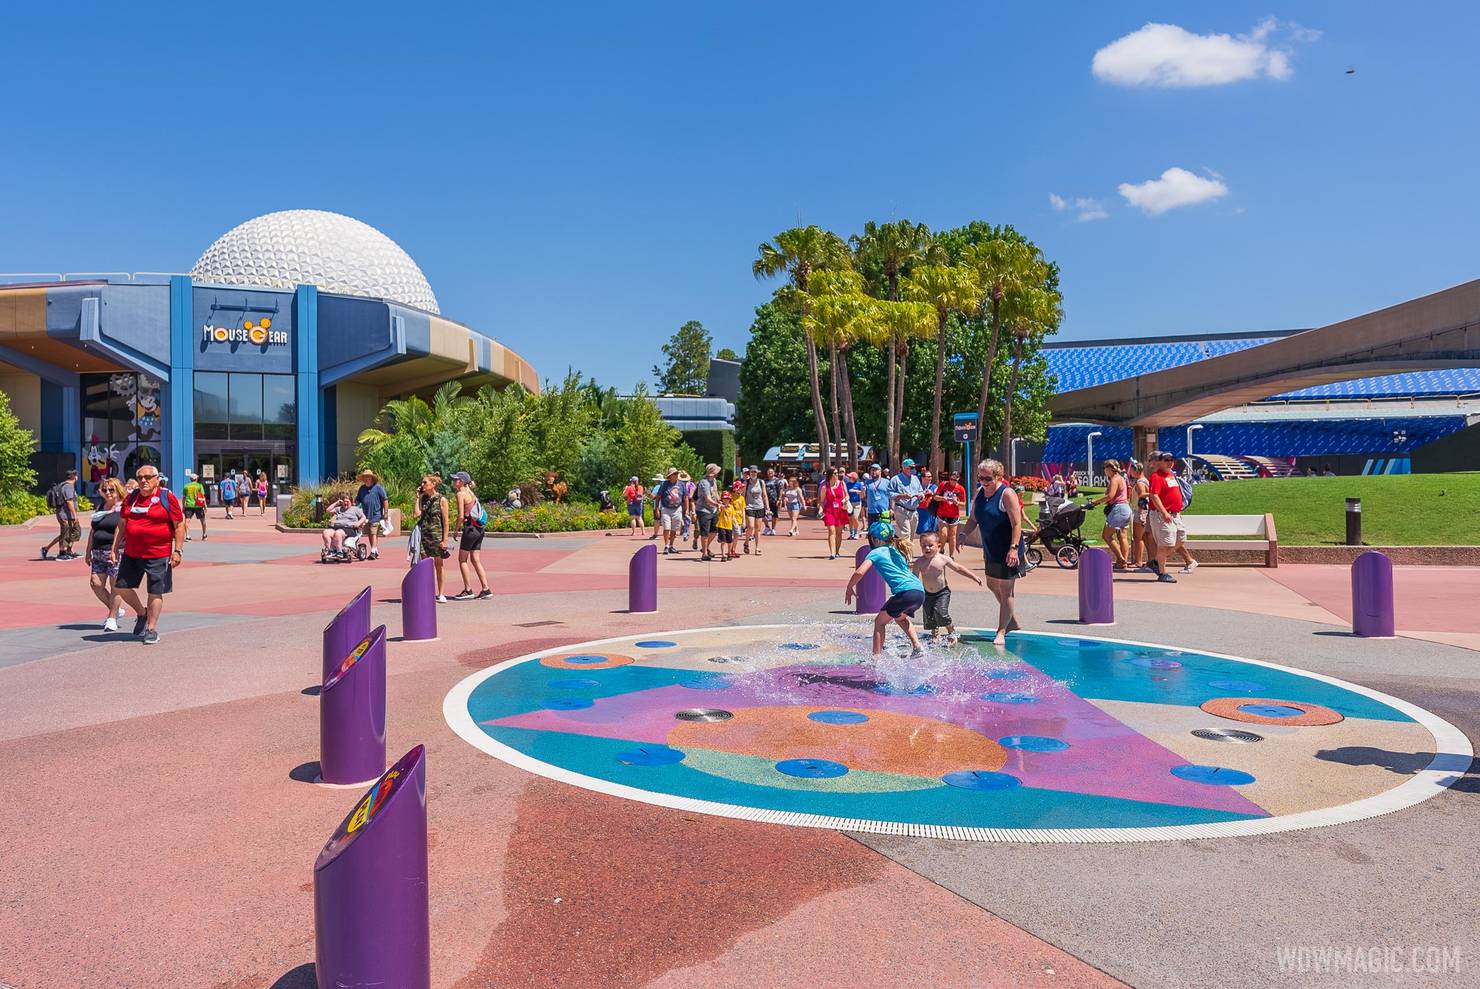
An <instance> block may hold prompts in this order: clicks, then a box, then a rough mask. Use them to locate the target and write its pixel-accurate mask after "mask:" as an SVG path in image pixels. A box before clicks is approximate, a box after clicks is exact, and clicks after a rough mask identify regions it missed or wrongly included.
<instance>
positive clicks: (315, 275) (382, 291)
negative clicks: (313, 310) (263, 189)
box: [190, 209, 441, 314]
mask: <svg viewBox="0 0 1480 989" xmlns="http://www.w3.org/2000/svg"><path fill="white" fill-rule="evenodd" d="M190 274H191V277H193V278H195V279H197V280H199V281H203V282H210V283H213V284H219V285H249V286H255V287H258V288H280V289H282V288H286V289H291V288H293V287H294V286H295V285H316V286H318V287H319V288H320V289H323V290H324V291H325V292H338V293H340V294H343V295H360V296H367V297H371V298H377V299H390V300H392V301H394V302H401V303H404V304H406V305H408V306H413V307H415V308H417V309H421V310H424V311H426V312H432V313H438V314H440V313H441V310H440V309H439V308H437V297H436V296H435V295H433V294H432V286H431V285H429V284H428V283H427V279H426V276H425V275H423V274H422V273H421V269H420V268H418V267H417V266H416V262H415V261H413V260H411V256H410V255H409V254H407V253H406V252H405V251H403V250H401V248H400V246H399V245H398V244H396V242H395V241H393V240H391V239H390V238H389V237H387V236H386V235H385V234H383V233H381V232H380V231H379V230H376V229H375V228H374V227H372V226H370V225H369V224H368V223H362V222H360V221H359V220H356V219H354V218H353V217H349V216H344V215H343V214H340V213H330V212H327V211H325V210H317V209H289V210H282V211H280V212H277V213H265V214H263V215H262V216H259V217H256V218H255V219H251V220H248V221H247V222H246V223H243V224H240V225H239V226H235V227H232V228H231V229H230V230H228V231H226V233H224V234H222V235H221V236H220V237H218V238H217V239H216V242H215V243H213V244H212V245H211V246H210V247H208V248H206V250H205V253H204V254H202V255H201V256H200V259H199V260H197V261H196V262H195V267H193V268H192V269H191V270H190Z"/></svg>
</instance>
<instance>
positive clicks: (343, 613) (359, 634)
mask: <svg viewBox="0 0 1480 989" xmlns="http://www.w3.org/2000/svg"><path fill="white" fill-rule="evenodd" d="M369 634H370V588H368V587H367V588H365V589H364V590H363V591H361V592H360V593H358V594H356V595H355V596H354V599H353V600H351V601H350V603H349V604H347V605H345V606H344V607H343V608H341V609H340V610H339V614H337V615H335V616H334V620H333V621H331V622H330V623H329V624H327V625H325V626H324V675H323V676H321V677H320V678H319V683H320V684H323V683H324V681H326V680H328V679H329V675H330V674H332V673H333V672H334V671H335V670H337V669H339V664H340V663H342V662H344V657H346V656H348V655H349V651H350V650H351V649H353V648H354V647H355V644H356V643H357V642H359V641H360V640H361V639H363V638H364V637H365V636H367V635H369Z"/></svg>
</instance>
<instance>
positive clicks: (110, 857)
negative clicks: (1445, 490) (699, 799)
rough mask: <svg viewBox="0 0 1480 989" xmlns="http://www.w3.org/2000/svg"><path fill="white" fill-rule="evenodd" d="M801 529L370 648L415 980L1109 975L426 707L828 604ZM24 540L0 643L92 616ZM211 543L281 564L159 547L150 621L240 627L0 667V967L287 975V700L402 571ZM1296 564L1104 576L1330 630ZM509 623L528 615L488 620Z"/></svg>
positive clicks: (385, 563) (583, 583)
mask: <svg viewBox="0 0 1480 989" xmlns="http://www.w3.org/2000/svg"><path fill="white" fill-rule="evenodd" d="M806 530H807V535H808V537H809V538H799V539H796V540H787V539H774V540H770V541H768V543H767V552H766V555H765V557H764V558H763V560H756V559H755V558H753V557H748V558H742V559H741V560H740V561H737V562H735V563H730V564H726V565H723V566H720V565H705V564H701V563H698V562H696V561H694V560H693V559H692V558H690V557H684V558H679V559H667V560H663V561H661V562H662V566H661V574H662V577H661V586H662V606H663V609H664V610H663V612H662V613H661V614H659V615H658V616H629V615H626V614H624V613H623V609H624V608H625V591H624V588H625V577H624V574H625V567H626V560H627V558H628V556H629V555H630V553H631V552H632V549H633V548H634V546H635V545H636V542H635V541H633V540H629V539H627V538H625V537H623V536H601V535H595V534H582V535H580V536H572V537H560V538H552V539H547V540H543V541H541V542H540V543H539V544H538V545H537V546H535V547H531V546H529V545H528V544H521V546H520V547H519V548H514V547H513V546H512V545H510V546H505V545H503V544H501V542H500V541H497V540H490V541H489V545H488V552H487V554H486V558H487V563H488V569H489V572H490V577H491V579H492V581H493V583H494V589H495V591H496V593H497V595H498V596H497V597H496V599H495V600H494V601H493V602H490V603H483V604H453V605H448V606H446V607H444V608H442V609H440V610H439V620H440V623H441V625H440V632H441V640H440V641H438V642H436V643H432V644H424V645H412V644H401V643H393V644H392V648H391V651H390V666H391V675H390V677H389V685H388V708H389V711H390V724H389V735H390V748H391V749H392V750H393V754H399V753H400V752H402V751H404V750H405V749H407V748H409V747H410V746H411V745H412V744H415V743H417V742H424V743H425V744H426V745H427V748H428V767H429V774H428V778H429V801H430V844H431V877H432V878H431V897H432V902H431V906H432V931H433V974H434V980H433V983H434V985H436V986H438V987H473V986H520V987H542V986H550V987H555V986H560V987H565V989H570V987H577V989H579V987H586V986H591V987H607V986H654V987H673V989H677V987H680V986H684V987H690V986H696V985H697V986H733V985H756V986H770V985H816V986H835V985H847V986H851V987H865V986H885V985H887V986H895V985H927V984H928V985H938V986H968V985H969V986H1036V985H1055V986H1077V985H1111V984H1116V983H1114V980H1112V979H1110V978H1109V977H1108V976H1106V975H1105V974H1104V973H1102V972H1100V971H1098V970H1096V969H1094V968H1092V967H1090V966H1089V965H1086V964H1085V963H1083V962H1081V961H1078V960H1077V959H1075V958H1073V957H1072V956H1070V955H1067V954H1065V953H1064V952H1063V951H1061V950H1059V949H1058V948H1056V947H1054V946H1052V945H1050V944H1048V943H1045V942H1044V941H1042V940H1039V939H1038V938H1037V937H1035V936H1034V935H1033V934H1032V933H1030V932H1028V931H1025V930H1022V929H1020V928H1018V927H1015V926H1013V925H1011V924H1009V923H1007V922H1006V921H1004V920H1002V919H1000V918H998V917H996V916H994V915H992V914H991V913H988V912H985V911H983V910H981V909H980V908H978V907H976V906H974V905H972V904H970V903H968V902H967V901H965V900H962V899H959V898H958V897H956V896H955V895H954V894H951V893H949V892H947V891H945V890H944V889H942V888H941V887H939V886H936V885H934V884H933V883H931V882H929V881H928V880H926V879H924V878H922V877H920V876H918V875H916V874H915V873H913V872H911V871H909V870H907V869H905V868H903V867H901V866H899V865H897V864H895V863H893V862H891V861H890V860H888V859H886V858H884V857H882V856H880V855H878V854H877V853H875V852H873V851H871V850H870V849H868V848H866V847H864V846H863V845H861V844H859V843H857V842H855V841H853V840H852V839H850V838H848V837H846V836H844V835H841V834H838V833H833V832H828V831H814V830H806V829H782V828H777V827H771V826H765V825H758V824H751V823H746V822H741V821H734V820H729V819H723V818H713V817H704V816H699V815H689V814H684V813H682V812H677V811H670V810H665V809H661V808H657V807H653V806H648V805H644V804H638V803H632V802H628V801H623V800H619V799H615V798H612V797H607V796H603V795H599V794H595V793H590V792H587V791H585V790H580V789H576V788H574V787H568V786H563V785H561V784H558V783H554V782H551V781H548V780H544V779H540V778H536V777H533V776H530V775H528V774H525V773H523V772H521V771H519V770H516V769H514V768H512V767H510V766H508V765H506V764H504V763H502V762H499V761H497V760H495V759H492V758H489V757H487V756H485V755H483V754H482V753H480V752H478V751H476V750H475V749H473V748H472V747H471V746H469V745H467V744H465V743H463V742H462V741H461V740H459V739H457V738H456V737H455V736H453V735H452V734H451V732H450V731H449V730H448V729H447V727H446V725H445V724H444V723H443V720H442V714H441V704H442V699H443V697H444V696H445V694H446V692H447V691H448V690H449V689H450V688H451V687H452V685H453V684H455V683H456V682H457V681H459V680H460V679H462V678H463V677H464V676H466V675H467V674H468V673H469V672H471V671H473V670H476V669H481V668H483V667H486V666H488V665H491V664H493V663H496V662H498V661H499V660H502V659H506V658H509V657H513V656H516V655H520V654H523V653H527V652H530V651H534V650H540V649H547V648H553V647H558V646H560V645H564V644H569V643H574V642H579V641H583V640H586V639H591V638H597V637H603V636H608V635H616V634H623V633H628V632H634V631H637V630H642V629H651V628H655V627H657V628H661V627H679V626H694V625H701V624H714V623H721V622H725V621H732V620H737V619H743V618H745V617H747V616H750V615H756V614H761V613H766V612H776V611H781V610H784V609H785V608H786V607H787V606H788V604H789V603H790V602H791V601H793V600H794V599H795V596H796V594H797V592H798V589H806V588H816V587H832V588H834V589H835V590H837V592H838V595H839V606H841V584H842V581H843V579H844V578H845V577H846V574H847V572H848V569H849V568H848V565H847V564H846V563H844V562H842V561H838V562H830V561H827V560H825V559H821V558H820V557H822V556H823V555H824V554H823V550H822V543H821V541H820V540H819V539H818V538H816V534H817V531H818V530H817V529H816V527H815V524H811V523H809V524H808V525H807V527H806ZM45 531H46V530H45V529H38V530H31V529H16V528H12V529H0V560H4V561H5V562H4V563H3V564H0V588H3V592H0V635H5V634H11V633H7V632H4V631H3V630H4V629H27V628H37V627H40V628H46V627H51V626H55V625H58V624H69V623H73V622H77V623H81V622H84V621H86V622H92V621H96V620H98V619H99V618H100V617H101V615H100V611H101V609H100V607H99V606H98V605H97V604H96V603H95V602H93V601H92V599H91V597H90V596H89V594H88V592H87V589H86V586H85V584H86V577H85V568H84V567H83V565H82V564H80V563H72V564H67V563H42V562H27V560H28V558H29V557H32V556H34V553H35V547H36V546H37V545H39V544H40V542H41V538H44V536H42V537H40V538H38V536H40V534H41V533H43V532H45ZM212 532H213V534H215V538H214V539H213V540H212V542H213V543H215V542H217V540H219V542H220V544H221V545H231V546H234V547H236V546H239V547H248V548H249V547H251V546H252V545H254V544H262V545H268V546H272V547H282V546H284V545H291V546H301V547H302V549H303V552H302V553H301V554H295V555H293V556H292V557H290V558H286V559H276V560H274V561H272V562H267V563H240V564H218V565H208V564H206V563H203V562H199V561H198V560H192V561H190V562H188V563H187V565H186V567H185V568H184V569H183V570H181V571H180V572H179V574H178V575H177V577H178V580H177V592H176V593H175V594H173V595H171V597H170V599H169V607H170V612H171V613H176V614H178V613H182V612H192V613H215V614H228V615H232V616H237V617H238V618H240V619H241V620H239V621H236V622H234V623H232V624H228V625H217V626H213V627H206V628H198V629H194V630H183V631H182V630H177V629H172V628H171V626H170V618H169V613H167V615H166V618H165V620H164V622H163V623H162V628H163V630H164V638H163V640H162V641H161V643H160V644H159V645H158V646H155V647H152V648H145V647H143V646H141V645H139V644H137V643H135V642H111V643H106V644H102V645H98V646H93V647H89V648H85V649H83V651H72V650H74V649H77V648H81V647H84V646H89V645H90V644H89V643H87V642H85V641H83V640H82V639H81V636H82V635H83V634H86V633H84V632H83V631H78V632H76V633H75V635H76V637H77V638H76V641H75V645H71V646H67V647H65V648H62V649H58V651H57V654H56V655H54V656H51V657H49V658H43V659H39V660H36V661H33V662H25V663H21V664H19V665H14V666H9V667H4V666H0V760H3V761H0V764H3V765H4V766H5V767H6V772H7V780H6V787H5V790H6V800H5V801H3V802H0V835H4V839H5V840H4V842H3V844H0V897H3V902H4V907H5V909H4V910H3V911H0V983H8V984H10V985H13V986H16V987H19V989H49V987H67V989H73V987H88V986H99V987H102V986H107V987H114V986H191V987H212V989H239V987H241V989H245V987H249V986H250V987H261V986H271V985H273V984H274V983H275V982H276V983H277V984H278V985H279V986H281V987H284V989H286V987H292V986H299V985H308V984H309V982H307V981H305V979H307V978H308V975H307V972H308V969H306V968H305V967H304V966H306V965H308V963H310V962H311V961H312V958H313V932H312V897H311V885H310V880H311V865H312V862H313V860H314V857H315V855H316V854H317V852H318V849H319V848H320V847H321V846H322V844H323V842H324V840H325V839H326V837H327V835H328V834H329V832H330V831H331V830H332V829H333V827H334V826H335V825H336V824H337V823H338V822H339V820H340V818H341V817H342V816H343V815H344V814H345V813H346V811H347V810H348V808H349V806H350V805H351V803H352V802H353V799H354V794H353V793H351V792H347V791H343V790H334V789H326V788H321V787H316V786H314V785H312V784H310V783H306V782H299V781H298V780H297V779H295V778H293V777H298V776H304V775H305V774H307V775H309V776H311V774H312V767H311V766H309V765H308V764H310V763H312V761H313V760H314V759H315V758H316V757H317V730H318V729H317V701H316V700H315V699H314V698H313V697H311V696H305V695H304V694H303V690H304V688H307V687H310V686H311V685H313V684H314V683H315V682H316V680H317V677H318V673H319V664H320V658H319V635H320V630H321V628H322V626H323V624H324V623H325V621H327V619H328V618H329V617H330V615H331V614H332V613H333V611H335V610H337V608H338V607H339V606H340V605H341V604H342V603H343V602H344V601H346V600H348V598H349V597H350V596H351V595H352V594H353V593H355V592H356V591H358V590H359V589H360V588H361V587H362V586H364V585H365V584H367V583H368V584H370V585H372V587H373V588H374V598H375V600H376V602H377V604H376V605H375V621H377V622H380V621H384V622H386V623H387V624H388V625H389V626H390V629H391V634H392V635H393V636H394V635H395V634H397V633H398V632H399V626H400V621H399V609H398V608H396V607H395V605H394V604H388V603H384V602H393V601H394V600H395V599H397V597H398V596H399V581H400V578H401V576H402V573H403V569H402V565H401V562H400V561H399V559H392V558H390V557H392V556H395V555H396V554H395V553H394V552H389V553H388V557H387V558H386V559H384V560H382V561H380V562H378V563H375V564H365V565H353V566H332V567H325V566H319V565H317V564H315V563H313V562H312V561H313V559H314V556H315V545H316V540H315V538H314V537H313V536H304V535H297V534H280V533H277V532H275V531H272V530H271V529H270V527H269V526H268V525H267V523H266V521H264V520H262V519H259V518H258V517H256V516H253V517H251V518H248V519H246V520H241V521H236V522H231V523H228V522H226V521H224V520H222V519H220V518H219V513H217V517H216V518H213V520H212ZM395 545H397V546H399V541H397V543H396V544H395ZM853 545H856V544H853ZM199 548H200V544H199V543H192V544H191V552H190V554H189V555H190V556H194V557H198V556H199V553H198V552H197V550H199ZM973 565H976V564H975V561H973ZM1326 569H1327V568H1301V567H1287V568H1281V569H1280V570H1279V571H1277V572H1269V571H1262V570H1251V569H1217V568H1204V570H1203V571H1201V572H1200V573H1199V574H1198V575H1197V579H1195V580H1191V579H1189V580H1184V581H1182V582H1181V583H1179V584H1178V585H1176V586H1175V587H1156V586H1154V585H1151V584H1149V582H1146V581H1139V580H1137V581H1130V580H1127V581H1124V582H1122V583H1119V584H1118V585H1117V593H1118V594H1119V595H1122V596H1123V597H1125V598H1128V599H1138V598H1144V599H1151V598H1153V597H1160V598H1161V599H1164V600H1172V601H1177V602H1180V603H1187V604H1216V605H1217V606H1219V607H1223V608H1229V609H1234V610H1242V611H1248V612H1252V613H1263V614H1273V615H1282V616H1288V617H1300V618H1306V619H1311V620H1315V621H1326V622H1329V623H1331V624H1333V625H1340V624H1341V623H1342V618H1341V612H1340V609H1341V601H1340V600H1339V595H1338V594H1337V593H1336V588H1335V581H1334V578H1332V577H1331V576H1330V575H1329V574H1327V573H1326V572H1325V571H1326ZM453 573H455V571H454V570H452V569H449V583H450V584H451V587H450V589H451V590H456V589H457V587H458V586H460V582H459V581H458V580H457V578H456V577H455V576H452V574H453ZM1446 573H1450V572H1448V571H1446ZM1423 579H1425V580H1428V579H1429V578H1428V577H1424V578H1423ZM1073 581H1074V577H1073V575H1072V574H1069V573H1060V572H1058V571H1055V570H1053V569H1051V568H1048V569H1045V570H1042V571H1040V573H1039V574H1038V575H1035V577H1034V578H1033V582H1034V586H1033V591H1034V592H1035V593H1038V594H1050V595H1062V596H1066V597H1067V596H1069V595H1072V594H1073V593H1074V583H1073ZM572 592H576V593H572ZM808 593H811V592H810V591H809V592H808ZM1402 607H1403V609H1404V610H1403V611H1402V612H1401V614H1402V618H1401V620H1400V624H1402V625H1404V627H1405V628H1413V629H1416V630H1418V631H1419V632H1421V633H1422V632H1435V633H1454V634H1460V635H1477V636H1480V614H1477V613H1476V612H1477V611H1480V609H1474V608H1473V607H1471V608H1470V609H1468V611H1464V612H1462V613H1461V614H1459V615H1458V616H1456V612H1461V609H1458V608H1454V607H1452V606H1451V607H1450V608H1448V609H1443V608H1440V609H1434V608H1429V607H1427V606H1425V605H1422V604H1414V603H1413V602H1410V601H1404V603H1403V605H1402ZM540 621H549V622H555V623H558V624H553V625H549V626H545V627H528V628H521V627H519V626H520V624H528V623H534V622H540ZM66 641H67V642H72V641H73V640H72V639H70V638H69V639H66ZM290 773H291V774H292V775H291V776H290ZM279 980H280V981H279Z"/></svg>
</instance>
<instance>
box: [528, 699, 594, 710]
mask: <svg viewBox="0 0 1480 989" xmlns="http://www.w3.org/2000/svg"><path fill="white" fill-rule="evenodd" d="M595 703H596V702H595V701H592V700H587V699H586V698H585V697H547V698H546V699H545V700H542V701H540V707H544V708H548V709H550V710H551V711H579V710H580V709H581V708H584V707H590V706H591V705H593V704H595Z"/></svg>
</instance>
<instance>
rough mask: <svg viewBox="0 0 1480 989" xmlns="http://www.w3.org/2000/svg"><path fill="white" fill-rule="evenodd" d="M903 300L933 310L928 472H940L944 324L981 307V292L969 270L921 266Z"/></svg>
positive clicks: (908, 286)
mask: <svg viewBox="0 0 1480 989" xmlns="http://www.w3.org/2000/svg"><path fill="white" fill-rule="evenodd" d="M904 296H905V298H907V299H910V300H912V301H914V302H923V303H925V304H926V305H928V306H930V307H931V308H932V309H934V310H935V320H936V326H935V400H934V402H933V404H932V407H931V413H930V424H931V426H930V469H931V470H932V471H935V472H936V473H937V474H938V473H939V472H940V469H941V448H940V401H941V397H940V393H941V388H942V387H943V386H944V384H945V372H946V324H947V323H948V322H949V321H950V318H951V313H962V314H965V313H968V312H971V311H972V310H974V309H976V307H977V306H978V305H979V304H980V303H981V297H982V288H981V285H980V284H979V283H978V282H977V277H976V272H975V271H974V270H972V269H971V268H966V267H955V266H949V265H937V264H922V265H920V266H919V267H917V268H915V270H914V271H912V272H910V276H909V278H908V279H907V280H906V281H905V284H904Z"/></svg>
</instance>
